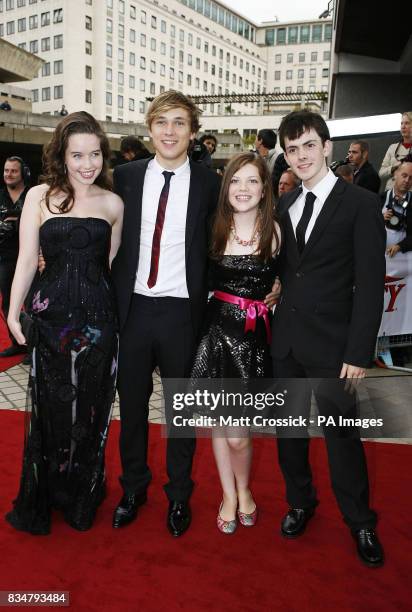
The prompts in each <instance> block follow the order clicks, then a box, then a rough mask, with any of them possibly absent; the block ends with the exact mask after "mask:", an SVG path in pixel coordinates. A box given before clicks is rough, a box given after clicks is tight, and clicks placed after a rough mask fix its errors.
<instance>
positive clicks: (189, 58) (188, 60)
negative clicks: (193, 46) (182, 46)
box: [187, 53, 193, 66]
mask: <svg viewBox="0 0 412 612" xmlns="http://www.w3.org/2000/svg"><path fill="white" fill-rule="evenodd" d="M187 63H188V65H189V66H191V65H192V63H193V59H192V55H191V54H190V53H188V54H187Z"/></svg>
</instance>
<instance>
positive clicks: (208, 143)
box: [199, 134, 217, 157]
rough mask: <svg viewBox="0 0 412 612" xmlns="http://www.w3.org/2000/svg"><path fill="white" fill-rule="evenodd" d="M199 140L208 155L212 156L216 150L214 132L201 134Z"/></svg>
mask: <svg viewBox="0 0 412 612" xmlns="http://www.w3.org/2000/svg"><path fill="white" fill-rule="evenodd" d="M199 142H200V144H203V145H205V147H206V148H207V150H208V151H209V153H210V156H211V157H212V155H213V154H214V153H215V152H216V147H217V138H216V136H214V134H203V136H201V137H200V138H199Z"/></svg>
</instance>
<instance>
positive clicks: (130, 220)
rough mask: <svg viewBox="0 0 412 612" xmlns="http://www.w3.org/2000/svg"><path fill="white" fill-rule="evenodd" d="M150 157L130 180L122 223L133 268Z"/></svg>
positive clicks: (138, 244) (138, 242)
mask: <svg viewBox="0 0 412 612" xmlns="http://www.w3.org/2000/svg"><path fill="white" fill-rule="evenodd" d="M149 162H150V159H148V160H147V162H146V163H145V164H139V165H138V166H137V167H136V169H135V172H134V173H133V178H132V180H131V181H130V192H129V194H128V206H127V207H126V209H125V218H124V221H123V223H124V225H125V227H126V232H127V234H126V235H127V236H128V238H129V240H128V246H127V248H128V252H129V253H130V254H131V257H130V261H131V262H133V264H134V269H136V270H137V266H138V263H139V262H138V259H139V249H140V232H141V224H142V205H143V187H144V179H145V175H146V170H147V166H148V163H149Z"/></svg>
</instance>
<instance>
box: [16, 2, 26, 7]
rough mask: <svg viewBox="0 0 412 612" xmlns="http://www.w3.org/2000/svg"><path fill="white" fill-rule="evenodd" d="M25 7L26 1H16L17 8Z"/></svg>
mask: <svg viewBox="0 0 412 612" xmlns="http://www.w3.org/2000/svg"><path fill="white" fill-rule="evenodd" d="M22 6H26V0H17V8H20V7H22Z"/></svg>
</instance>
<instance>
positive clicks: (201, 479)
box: [0, 411, 412, 612]
mask: <svg viewBox="0 0 412 612" xmlns="http://www.w3.org/2000/svg"><path fill="white" fill-rule="evenodd" d="M22 416H23V415H22V414H19V413H15V412H11V411H0V432H1V433H0V440H1V447H0V479H1V492H2V495H1V501H0V552H1V558H2V570H1V575H0V590H10V589H14V590H27V589H36V590H42V589H45V590H68V591H70V592H71V607H72V608H73V609H75V610H76V611H83V610H85V611H86V610H93V611H94V610H109V611H117V610H123V611H125V612H129V611H130V612H132V611H136V612H137V611H140V610H143V611H144V612H152V611H156V612H157V611H159V610H162V609H166V610H170V611H172V612H174V611H175V610H183V611H186V610H190V611H191V612H192V611H193V612H197V611H201V612H203V611H206V610H209V609H212V610H217V611H218V612H232V611H233V612H234V611H235V610H236V611H237V612H238V611H239V610H240V611H241V612H249V611H250V612H257V611H261V610H262V611H265V612H266V611H268V610H269V611H278V610H279V611H282V612H283V611H288V612H289V611H291V612H294V611H305V612H306V611H308V612H309V611H315V610H316V611H317V610H319V608H320V607H321V606H322V607H324V609H325V610H326V611H328V612H329V610H337V611H339V612H340V611H345V612H346V611H348V612H349V611H351V612H353V611H354V610H355V611H358V610H359V611H361V610H362V612H365V611H369V610H373V611H382V612H383V611H385V612H388V611H389V610H398V611H399V610H401V611H403V610H405V611H406V610H410V609H411V598H412V591H411V587H410V575H411V570H412V555H411V549H412V540H411V517H410V513H411V510H410V509H411V507H412V492H411V488H410V485H409V483H410V470H411V467H410V466H411V459H412V447H410V446H398V445H392V444H373V443H369V444H368V445H367V452H368V460H369V467H370V474H371V482H372V499H373V505H374V506H375V507H376V508H377V509H378V510H379V513H380V517H381V523H380V528H379V533H380V536H381V538H382V541H383V542H384V544H385V548H386V552H387V563H386V565H385V567H383V568H381V569H374V570H372V569H368V568H366V567H364V566H362V565H361V563H360V562H359V561H358V559H357V557H356V554H355V549H354V544H353V541H352V539H351V537H350V536H349V533H348V530H347V528H346V527H345V526H344V524H343V523H342V521H341V520H340V516H339V513H338V511H337V508H336V506H335V502H334V499H333V497H332V494H331V490H330V488H329V483H328V475H327V468H326V463H325V453H324V447H323V444H322V442H321V441H314V444H313V445H312V446H313V449H312V450H313V451H314V452H313V467H314V473H315V475H316V481H317V486H318V490H319V494H320V499H321V504H320V506H319V508H318V512H317V514H316V516H315V518H314V519H313V520H312V522H311V524H310V526H309V527H308V531H307V533H306V534H305V535H304V536H303V537H302V538H300V539H299V540H293V541H285V540H283V539H282V538H281V537H280V535H279V527H278V525H279V520H280V518H281V516H282V514H283V512H284V510H285V508H286V506H285V504H284V501H283V486H282V481H281V478H280V474H279V470H278V467H277V464H276V455H275V443H274V442H273V440H263V439H258V440H255V460H254V474H253V491H254V493H255V497H256V500H257V502H258V504H259V508H260V511H261V514H260V518H259V521H258V524H257V526H256V527H255V528H251V529H245V528H242V529H240V528H239V529H238V531H237V532H236V533H235V534H234V535H233V536H225V535H223V534H220V533H219V532H218V531H217V529H216V527H215V517H216V511H217V508H218V505H219V501H220V499H219V485H218V482H217V475H216V471H215V467H214V463H213V457H212V454H211V449H210V441H209V440H207V439H201V440H199V442H198V452H197V454H196V462H195V469H194V477H195V480H196V482H197V487H196V489H195V492H194V495H193V502H192V508H193V515H194V519H193V524H192V527H191V529H190V531H189V532H188V533H187V534H185V535H184V536H183V537H182V538H181V539H173V538H172V537H171V536H170V535H169V534H168V532H167V531H166V528H165V524H164V523H165V511H166V498H165V496H164V493H163V491H162V488H161V485H162V483H163V482H164V480H165V477H164V470H163V463H164V440H163V439H162V438H161V435H160V427H159V426H152V427H151V444H150V464H151V467H152V469H153V473H154V480H153V483H152V485H151V487H150V490H149V502H148V504H147V505H146V506H144V507H143V508H142V509H141V511H140V514H139V517H138V519H137V520H136V522H135V523H133V524H132V525H130V526H129V527H127V528H125V529H124V530H119V531H114V530H113V529H112V527H111V515H112V511H113V508H114V507H115V505H116V503H117V501H118V499H119V497H120V494H121V492H120V486H119V484H118V482H117V476H118V474H119V459H118V452H117V438H118V431H119V423H118V422H114V423H113V426H112V429H111V435H110V439H109V444H108V452H107V467H108V476H109V494H108V498H107V499H106V500H105V502H104V504H103V506H102V507H101V508H100V510H99V514H98V517H97V520H96V524H95V526H94V528H93V529H92V530H91V531H89V532H86V533H78V532H76V531H73V530H72V529H71V528H70V527H68V526H67V525H66V524H65V523H64V522H63V521H62V518H61V516H60V515H59V514H58V513H56V516H55V517H54V522H53V532H52V535H50V536H47V537H41V536H39V537H35V536H30V535H28V534H24V533H18V532H15V531H14V530H13V529H12V528H11V527H9V525H8V524H7V523H6V522H5V521H4V519H3V515H4V513H5V512H6V511H7V510H8V509H9V508H10V501H11V499H12V497H13V496H14V495H15V493H16V490H17V483H18V476H19V471H20V459H21V443H22V438H23V419H22Z"/></svg>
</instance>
